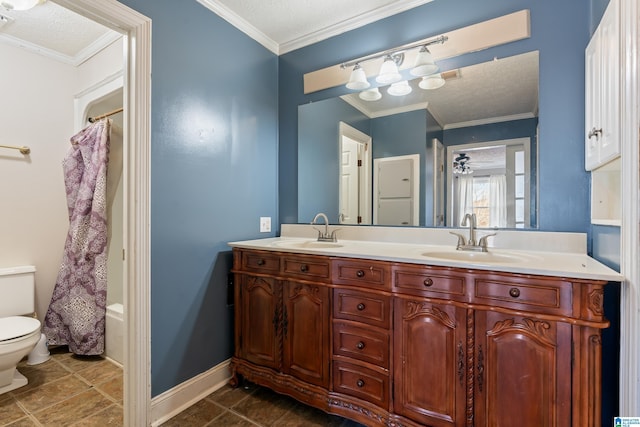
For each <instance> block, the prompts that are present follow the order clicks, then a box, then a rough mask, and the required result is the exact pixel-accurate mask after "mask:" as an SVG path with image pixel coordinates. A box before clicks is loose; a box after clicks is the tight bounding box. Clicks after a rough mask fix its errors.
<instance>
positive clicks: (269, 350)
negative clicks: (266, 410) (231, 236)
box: [232, 251, 331, 406]
mask: <svg viewBox="0 0 640 427" xmlns="http://www.w3.org/2000/svg"><path fill="white" fill-rule="evenodd" d="M234 266H235V267H236V268H235V270H234V271H235V273H236V274H235V276H236V283H237V286H236V287H235V303H236V307H237V308H236V311H235V322H236V327H235V340H236V346H235V354H234V358H233V359H232V369H233V370H234V372H235V373H237V374H240V375H242V376H244V377H245V378H247V379H248V380H250V381H254V382H256V383H258V384H262V385H265V386H268V387H271V388H273V389H274V390H276V391H280V392H288V391H289V390H298V392H295V391H294V392H292V393H289V394H291V395H292V396H293V397H296V398H297V399H299V400H301V401H303V402H306V403H310V404H315V405H318V402H317V400H318V399H319V397H318V395H317V394H315V393H304V392H301V391H302V390H304V388H305V387H308V388H309V390H313V386H318V387H321V388H324V389H326V388H328V387H329V380H330V372H329V360H330V348H331V343H330V330H329V325H330V306H331V299H330V289H329V288H328V287H327V285H326V282H327V281H328V279H329V277H330V272H331V270H330V261H329V259H328V258H322V257H307V256H302V255H300V256H299V255H295V256H290V255H287V256H281V255H280V254H274V253H272V252H261V251H234ZM235 381H236V379H235V377H234V379H233V380H232V383H233V382H235ZM325 406H326V405H325Z"/></svg>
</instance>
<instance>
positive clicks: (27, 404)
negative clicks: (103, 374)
mask: <svg viewBox="0 0 640 427" xmlns="http://www.w3.org/2000/svg"><path fill="white" fill-rule="evenodd" d="M89 387H90V386H88V385H87V384H85V383H84V382H83V381H81V380H80V379H78V378H76V377H75V376H73V375H71V374H69V375H68V376H66V377H63V378H60V379H57V380H55V381H53V382H50V383H47V384H43V385H41V386H40V387H37V388H33V389H31V390H29V391H27V392H26V393H22V394H19V395H17V396H16V400H18V401H19V402H20V404H21V405H22V406H24V408H25V409H26V410H28V411H30V412H32V413H33V412H35V411H39V410H41V409H43V408H46V407H48V406H51V405H54V404H56V403H58V402H62V401H63V400H65V399H68V398H70V397H72V396H75V395H77V394H79V393H82V392H84V391H87V390H88V389H89Z"/></svg>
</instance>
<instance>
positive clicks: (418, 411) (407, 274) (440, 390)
mask: <svg viewBox="0 0 640 427" xmlns="http://www.w3.org/2000/svg"><path fill="white" fill-rule="evenodd" d="M234 272H235V274H236V283H237V286H236V289H235V297H236V312H235V320H236V325H235V334H236V335H235V338H236V350H235V354H234V357H233V359H232V363H231V368H232V371H233V373H234V380H233V381H235V378H236V375H238V374H239V375H242V376H244V377H246V378H247V379H248V380H250V381H253V382H256V383H258V384H261V385H264V386H267V387H270V388H272V389H274V390H276V391H278V392H281V393H285V394H288V395H290V396H293V397H294V398H296V399H298V400H300V401H302V402H305V403H308V404H310V405H312V406H314V407H316V408H320V409H322V410H324V411H327V412H329V413H333V414H338V415H342V416H344V417H347V418H350V419H353V420H355V421H358V422H360V423H362V424H364V425H367V426H394V427H399V426H406V427H420V426H432V427H450V426H455V427H484V426H492V427H511V426H514V425H517V426H521V427H541V426H542V427H568V426H571V427H596V426H598V425H599V424H600V405H601V396H600V370H601V356H600V355H601V342H600V331H601V329H603V328H606V327H607V326H608V322H607V321H606V319H605V318H604V312H603V287H604V285H605V284H606V282H604V281H596V280H579V279H565V278H559V277H546V276H536V275H526V274H516V273H507V272H495V271H484V270H473V269H464V268H450V267H436V266H428V265H419V264H409V263H395V262H385V261H370V260H364V259H348V258H337V257H323V256H310V255H297V254H289V253H277V252H269V251H254V250H241V249H234Z"/></svg>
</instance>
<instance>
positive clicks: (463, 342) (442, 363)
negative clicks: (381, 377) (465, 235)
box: [393, 298, 517, 427]
mask: <svg viewBox="0 0 640 427" xmlns="http://www.w3.org/2000/svg"><path fill="white" fill-rule="evenodd" d="M466 319H467V310H466V309H463V308H460V307H455V306H452V305H446V304H441V305H439V304H433V303H430V302H426V301H421V300H419V299H401V298H396V299H395V303H394V331H395V332H394V348H393V357H394V401H393V407H394V412H395V413H397V414H400V415H403V416H405V417H407V418H410V419H412V420H414V421H416V422H418V423H420V424H425V425H428V426H433V427H442V426H463V425H465V413H466V394H465V390H466V382H467V376H466V354H467V339H466V333H465V331H466V326H467V325H466V324H467V321H466ZM475 425H478V426H481V425H485V424H478V423H476V424H475ZM487 425H488V424H487ZM513 425H517V424H513Z"/></svg>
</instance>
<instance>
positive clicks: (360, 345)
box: [356, 341, 364, 350]
mask: <svg viewBox="0 0 640 427" xmlns="http://www.w3.org/2000/svg"><path fill="white" fill-rule="evenodd" d="M356 347H358V350H362V349H363V348H364V343H363V342H362V341H360V342H359V343H358V345H356Z"/></svg>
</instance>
